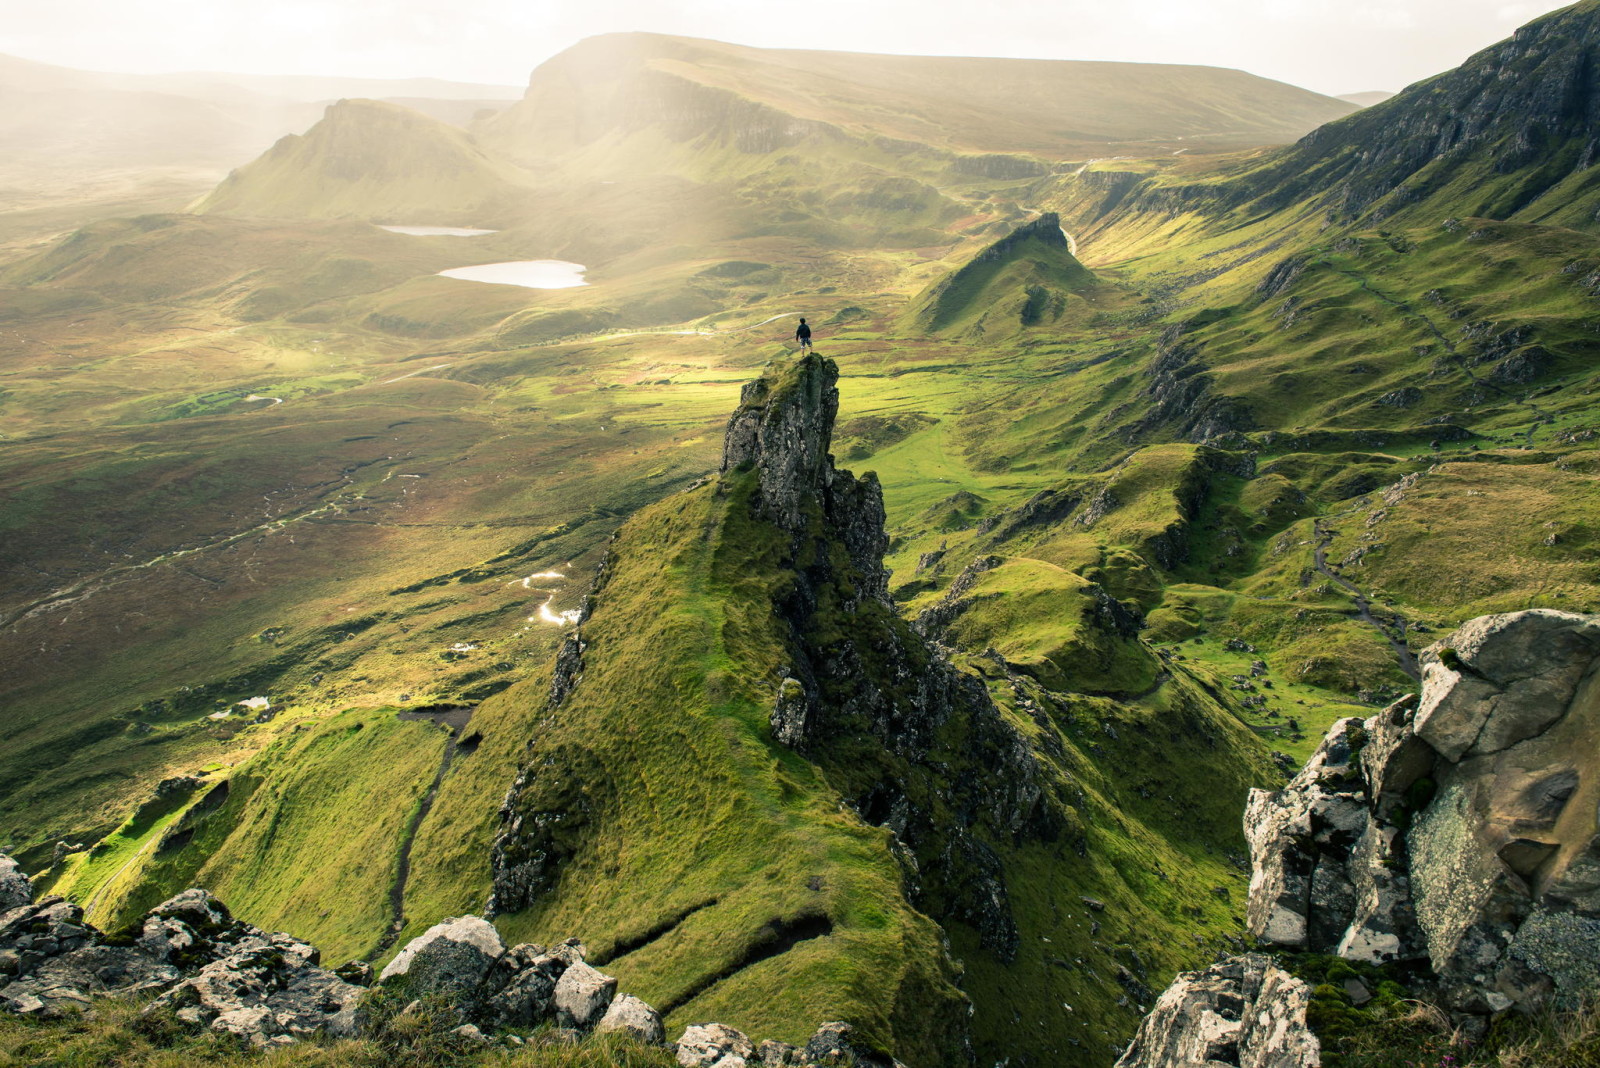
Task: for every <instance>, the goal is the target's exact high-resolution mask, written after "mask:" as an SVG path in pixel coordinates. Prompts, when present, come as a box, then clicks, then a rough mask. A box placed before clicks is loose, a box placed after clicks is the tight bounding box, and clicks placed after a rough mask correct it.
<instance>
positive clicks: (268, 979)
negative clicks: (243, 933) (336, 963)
mask: <svg viewBox="0 0 1600 1068" xmlns="http://www.w3.org/2000/svg"><path fill="white" fill-rule="evenodd" d="M316 960H317V951H316V949H315V947H313V946H310V945H308V944H306V943H305V942H301V941H300V940H299V939H296V938H292V937H290V936H289V935H285V934H272V935H266V936H249V937H246V938H244V939H242V940H241V941H240V942H239V944H238V945H236V946H235V947H234V948H233V951H232V952H231V953H229V954H228V955H227V956H225V957H222V958H220V959H218V960H215V961H212V962H211V963H210V964H207V965H206V966H205V967H203V968H201V969H200V971H199V972H198V973H197V974H195V975H193V976H191V977H190V978H188V979H185V980H183V981H182V982H181V983H179V984H178V985H177V986H175V987H173V988H172V989H171V990H169V991H167V992H166V993H165V994H163V995H161V997H159V998H157V999H156V1000H155V1001H154V1002H153V1003H152V1004H151V1008H150V1009H149V1010H147V1011H153V1010H155V1009H158V1008H169V1009H172V1010H173V1011H174V1012H175V1014H176V1015H177V1017H178V1018H179V1019H180V1020H183V1021H184V1022H186V1023H190V1024H193V1025H195V1026H199V1027H209V1028H210V1029H211V1030H214V1031H221V1032H227V1033H229V1034H234V1035H238V1036H239V1037H241V1038H244V1039H246V1040H248V1041H249V1042H251V1043H252V1044H254V1045H258V1046H263V1045H270V1044H277V1043H283V1042H292V1041H295V1040H296V1039H300V1038H306V1037H309V1036H311V1035H316V1034H324V1035H328V1036H330V1037H336V1038H337V1037H345V1036H349V1035H353V1034H354V1033H355V1029H356V1028H355V1023H356V1019H355V1017H356V1005H357V1002H358V1001H359V999H360V997H361V995H362V994H363V993H364V991H363V990H362V988H361V987H358V986H355V985H353V984H351V983H347V982H345V981H344V980H342V979H340V978H339V977H338V976H336V975H334V974H333V973H332V972H329V971H325V970H323V969H322V968H319V967H317V965H316Z"/></svg>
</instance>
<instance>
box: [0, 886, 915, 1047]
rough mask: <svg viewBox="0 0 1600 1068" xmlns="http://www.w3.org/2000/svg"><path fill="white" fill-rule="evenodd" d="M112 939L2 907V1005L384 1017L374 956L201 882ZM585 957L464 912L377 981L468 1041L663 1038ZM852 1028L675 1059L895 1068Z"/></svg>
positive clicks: (50, 900) (721, 1037) (304, 1020)
mask: <svg viewBox="0 0 1600 1068" xmlns="http://www.w3.org/2000/svg"><path fill="white" fill-rule="evenodd" d="M19 886H20V887H22V888H23V891H26V892H30V893H31V890H32V884H31V883H30V882H29V881H28V879H27V877H26V876H25V875H23V874H22V873H21V872H20V871H19V870H18V868H17V866H16V864H15V862H13V861H12V859H11V858H10V857H7V856H5V855H3V854H0V890H6V889H9V888H13V887H19ZM23 891H18V893H21V892H23ZM114 941H116V942H117V943H118V944H114V945H113V944H108V942H107V939H106V936H105V935H104V934H103V933H102V932H101V931H99V930H98V929H96V928H95V927H94V926H92V925H91V924H88V923H86V922H85V921H84V918H83V910H82V909H81V908H79V907H78V906H77V905H75V904H73V903H72V902H70V901H67V900H65V899H63V898H60V897H54V896H50V897H44V898H41V899H40V900H39V901H36V902H34V901H29V900H27V899H24V900H22V901H21V902H19V903H16V904H14V905H11V906H10V907H8V908H6V909H4V910H0V1010H6V1011H10V1012H14V1013H18V1014H23V1015H29V1016H36V1017H41V1018H53V1017H59V1016H64V1015H68V1014H76V1013H81V1012H85V1011H92V1010H93V1005H94V1000H95V999H96V998H99V997H105V996H108V995H120V996H128V995H137V994H156V995H157V996H156V997H155V998H154V1000H153V1001H152V1002H151V1003H150V1005H149V1006H148V1007H147V1008H146V1009H145V1012H146V1013H152V1012H162V1011H170V1012H172V1014H173V1015H174V1016H176V1017H177V1018H178V1019H179V1020H181V1021H183V1022H184V1023H187V1024H190V1025H191V1026H193V1027H196V1028H208V1029H210V1030H212V1031H216V1032H221V1033H226V1034H231V1035H234V1036H237V1037H238V1038H240V1039H243V1040H244V1041H246V1042H249V1043H250V1044H252V1045H254V1046H257V1047H271V1046H280V1045H286V1044H289V1043H293V1042H296V1041H299V1040H301V1039H305V1038H311V1037H315V1036H325V1037H328V1038H345V1037H352V1036H357V1035H361V1034H364V1033H370V1032H371V1030H372V1029H373V1028H374V1027H375V1026H378V1019H377V1017H378V1015H379V1014H380V1013H381V1012H382V1010H381V1009H377V1010H375V1009H374V1008H373V1007H371V1006H369V1005H368V1004H366V995H367V994H368V993H369V990H370V989H375V988H372V987H371V986H370V984H371V982H372V977H373V973H372V966H371V965H370V964H367V963H365V962H362V961H350V962H349V963H346V964H343V965H340V967H339V968H338V969H337V970H336V971H328V970H326V969H324V968H323V967H321V962H320V957H319V954H318V952H317V949H316V947H315V946H312V945H310V944H309V943H306V942H302V941H301V940H299V939H298V938H295V937H293V936H292V935H287V934H283V933H271V934H269V933H267V932H265V931H262V930H260V929H259V928H256V927H252V926H251V925H249V924H247V923H243V922H241V921H240V920H238V919H235V918H234V917H233V915H232V914H231V913H229V911H228V909H227V907H226V906H225V905H223V904H222V902H220V901H218V900H217V899H216V898H215V897H213V896H212V895H211V894H210V893H209V892H208V891H206V890H200V889H190V890H185V891H183V892H182V893H180V894H175V895H174V896H172V897H171V898H168V899H167V900H166V901H163V902H162V903H161V904H159V905H157V906H156V907H155V908H153V909H151V910H150V911H149V912H148V913H146V914H145V916H144V918H143V920H142V921H141V922H140V923H139V924H138V925H137V926H136V927H134V928H132V929H131V930H130V932H129V933H128V934H126V935H123V936H119V938H118V939H116V940H114ZM586 956H587V951H586V950H585V948H584V945H583V943H582V942H580V941H578V940H577V939H576V938H569V939H568V940H567V941H565V942H563V943H561V944H559V945H556V946H552V947H548V948H547V947H545V946H542V945H535V944H532V943H520V944H518V945H515V946H512V947H510V948H509V949H507V948H506V947H505V945H504V944H503V943H502V942H501V940H500V934H499V932H498V931H496V930H495V928H494V925H493V924H491V923H489V922H488V921H487V920H484V919H483V918H482V917H479V916H457V917H452V918H450V919H446V920H444V921H443V922H441V923H437V924H435V925H434V926H432V927H430V928H428V929H427V930H426V931H424V932H423V933H422V934H421V935H419V936H417V937H416V938H413V939H412V940H411V941H410V942H408V943H406V945H405V946H404V947H403V948H402V949H401V950H400V952H399V953H398V954H396V955H395V957H394V959H393V960H392V961H390V962H389V964H388V965H387V966H386V967H385V968H384V969H383V971H382V973H381V974H380V975H379V976H378V980H377V985H378V987H382V988H388V989H391V990H393V991H394V992H396V993H397V994H399V995H400V999H401V1001H402V1002H403V1003H404V1006H405V1007H404V1008H403V1009H401V1010H400V1012H399V1013H398V1015H401V1016H405V1015H407V1014H412V1015H416V1014H422V1015H424V1017H426V1016H427V1014H429V1013H431V1012H435V1011H436V1009H433V1008H428V1007H427V1006H435V1007H437V1011H438V1012H439V1023H438V1024H436V1025H434V1026H439V1027H440V1028H441V1033H443V1032H448V1033H449V1034H451V1035H454V1036H455V1037H456V1038H457V1039H459V1040H461V1041H462V1042H464V1043H466V1044H468V1045H486V1044H491V1043H495V1042H502V1043H504V1044H507V1045H510V1046H518V1045H524V1044H525V1043H526V1040H525V1039H523V1038H521V1037H520V1036H517V1035H514V1034H504V1033H500V1029H502V1028H508V1027H509V1028H516V1029H519V1030H527V1031H531V1030H536V1029H540V1034H541V1036H542V1039H541V1040H542V1041H544V1042H546V1043H551V1042H554V1043H560V1044H567V1045H570V1044H575V1043H579V1042H582V1041H583V1040H584V1039H585V1038H587V1037H588V1035H590V1034H623V1035H627V1036H630V1037H632V1038H634V1039H636V1040H637V1041H639V1042H643V1043H646V1044H649V1045H657V1046H664V1045H666V1044H667V1043H666V1027H665V1025H664V1024H663V1022H662V1019H661V1014H660V1013H658V1012H656V1010H655V1009H654V1008H652V1007H651V1006H650V1005H648V1004H646V1003H645V1002H644V1001H643V1000H641V999H640V998H637V997H634V996H633V995H631V994H626V993H618V991H617V980H616V979H615V978H613V977H612V976H609V975H606V974H604V973H602V972H600V971H598V970H597V969H595V968H593V967H592V966H590V965H589V964H588V963H587V961H586V960H585V957H586ZM396 1003H400V1002H396ZM851 1034H852V1032H851V1028H850V1025H849V1024H842V1023H829V1024H824V1025H822V1027H821V1028H819V1029H818V1031H817V1033H816V1035H814V1036H813V1037H812V1039H811V1041H810V1042H809V1043H807V1045H806V1046H805V1047H804V1048H798V1047H795V1046H790V1045H786V1044H785V1043H782V1042H772V1041H767V1042H763V1043H761V1046H760V1048H759V1050H758V1049H757V1047H756V1046H755V1045H754V1043H752V1042H751V1041H750V1039H748V1038H746V1037H745V1036H744V1035H743V1034H741V1033H740V1032H738V1031H735V1030H734V1029H733V1028H731V1027H724V1026H722V1025H721V1024H705V1025H700V1026H696V1027H690V1028H689V1029H688V1030H687V1031H685V1032H684V1037H683V1038H682V1039H680V1040H679V1042H678V1044H677V1045H676V1046H674V1047H673V1048H674V1049H675V1051H676V1053H677V1057H678V1062H679V1063H680V1064H684V1065H699V1064H704V1065H708V1066H709V1065H716V1066H717V1068H742V1066H744V1065H752V1066H753V1065H762V1066H773V1068H778V1066H785V1068H898V1066H897V1065H896V1062H894V1061H893V1060H891V1059H888V1058H885V1057H883V1056H882V1055H880V1054H877V1053H874V1052H873V1051H871V1050H868V1049H865V1048H863V1047H860V1046H859V1045H858V1044H856V1043H854V1042H853V1041H852V1039H851Z"/></svg>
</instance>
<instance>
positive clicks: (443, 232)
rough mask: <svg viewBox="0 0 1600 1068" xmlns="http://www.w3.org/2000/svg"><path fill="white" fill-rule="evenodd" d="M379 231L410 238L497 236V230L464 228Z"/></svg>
mask: <svg viewBox="0 0 1600 1068" xmlns="http://www.w3.org/2000/svg"><path fill="white" fill-rule="evenodd" d="M378 229H380V230H387V231H389V232H390V233H391V234H406V235H407V236H410V237H482V236H483V235H484V234H498V233H499V232H500V231H499V230H472V229H469V228H468V227H465V226H380V227H378Z"/></svg>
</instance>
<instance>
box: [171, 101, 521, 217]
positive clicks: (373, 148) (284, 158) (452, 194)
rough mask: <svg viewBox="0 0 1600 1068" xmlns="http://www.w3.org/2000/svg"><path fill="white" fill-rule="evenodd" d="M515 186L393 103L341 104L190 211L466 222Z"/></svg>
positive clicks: (496, 165)
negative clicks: (303, 132)
mask: <svg viewBox="0 0 1600 1068" xmlns="http://www.w3.org/2000/svg"><path fill="white" fill-rule="evenodd" d="M518 186H519V183H518V180H517V176H516V175H515V174H514V169H513V168H512V167H510V166H509V165H507V164H504V163H500V162H497V161H495V160H493V159H491V158H489V157H488V156H487V155H485V154H484V153H483V151H482V150H480V149H479V148H478V147H477V146H476V145H474V144H473V143H472V140H471V139H470V138H469V137H468V136H467V135H466V134H465V133H463V132H462V131H460V130H457V129H455V128H454V127H452V126H449V125H446V124H445V123H442V122H439V121H438V120H436V119H432V118H429V117H428V116H426V115H423V114H421V113H419V112H416V111H412V110H410V109H408V108H404V107H400V106H399V105H396V104H385V103H382V102H379V101H376V100H341V101H340V102H339V103H337V104H334V105H333V106H331V107H329V108H328V109H327V112H326V114H325V116H324V118H323V120H322V121H321V122H319V123H317V124H316V126H314V127H312V129H311V130H310V131H309V132H307V133H306V134H305V135H304V136H301V135H296V134H291V135H289V136H288V137H285V138H283V139H282V140H280V141H279V142H278V143H277V144H275V145H273V146H272V148H271V149H269V150H268V151H267V152H266V153H265V154H263V155H262V156H261V158H259V159H257V160H255V161H254V162H252V163H250V164H249V165H248V166H245V167H241V168H240V169H239V170H237V171H235V172H234V173H233V174H231V175H229V176H228V178H227V180H226V181H224V182H223V183H222V184H221V185H219V186H218V187H217V188H216V190H215V191H213V192H212V193H211V194H210V195H209V196H207V197H206V198H205V200H204V201H203V202H201V204H200V205H199V206H198V210H200V211H203V212H224V213H230V214H236V215H254V216H300V217H310V218H358V219H368V220H371V221H378V220H382V221H388V222H402V223H403V222H419V223H425V224H426V223H433V224H447V225H448V224H459V225H465V224H471V223H475V222H481V221H483V220H482V213H483V212H485V211H492V210H493V209H494V207H495V206H496V205H501V204H504V203H505V202H506V201H507V200H508V199H510V198H512V197H515V196H516V195H517V192H518Z"/></svg>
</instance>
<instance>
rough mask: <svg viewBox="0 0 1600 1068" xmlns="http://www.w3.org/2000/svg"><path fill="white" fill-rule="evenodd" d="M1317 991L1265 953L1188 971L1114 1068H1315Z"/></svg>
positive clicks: (1159, 1003)
mask: <svg viewBox="0 0 1600 1068" xmlns="http://www.w3.org/2000/svg"><path fill="white" fill-rule="evenodd" d="M1310 1000H1311V988H1310V987H1308V986H1306V984H1305V983H1303V982H1301V981H1300V980H1298V979H1296V978H1295V977H1294V976H1292V975H1290V974H1289V973H1288V972H1286V971H1284V970H1283V969H1281V968H1279V967H1277V966H1276V965H1274V964H1273V963H1272V961H1271V959H1270V958H1268V957H1266V956H1265V955H1263V954H1248V955H1246V956H1242V957H1230V958H1228V959H1227V960H1225V961H1222V962H1221V963H1219V964H1214V965H1212V966H1211V967H1209V968H1207V969H1205V970H1204V971H1198V972H1184V973H1183V974H1182V975H1179V976H1178V977H1177V978H1176V979H1174V980H1173V981H1172V985H1171V986H1169V987H1168V988H1167V989H1166V991H1165V992H1164V993H1163V994H1162V995H1161V997H1160V998H1159V999H1158V1000H1157V1001H1156V1004H1155V1007H1154V1008H1152V1009H1151V1010H1150V1012H1149V1014H1148V1015H1147V1016H1145V1018H1144V1020H1143V1022H1142V1023H1140V1025H1139V1030H1138V1032H1137V1033H1136V1034H1135V1035H1134V1038H1133V1041H1132V1042H1131V1043H1130V1044H1129V1046H1128V1048H1127V1050H1126V1051H1125V1052H1124V1053H1123V1055H1122V1057H1121V1058H1120V1059H1118V1061H1117V1064H1116V1068H1222V1066H1224V1065H1235V1066H1237V1068H1317V1066H1318V1065H1320V1064H1321V1063H1322V1055H1321V1047H1320V1045H1319V1043H1318V1042H1317V1038H1316V1036H1315V1035H1314V1034H1312V1033H1311V1030H1310V1028H1309V1027H1307V1025H1306V1006H1307V1004H1309V1002H1310Z"/></svg>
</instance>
